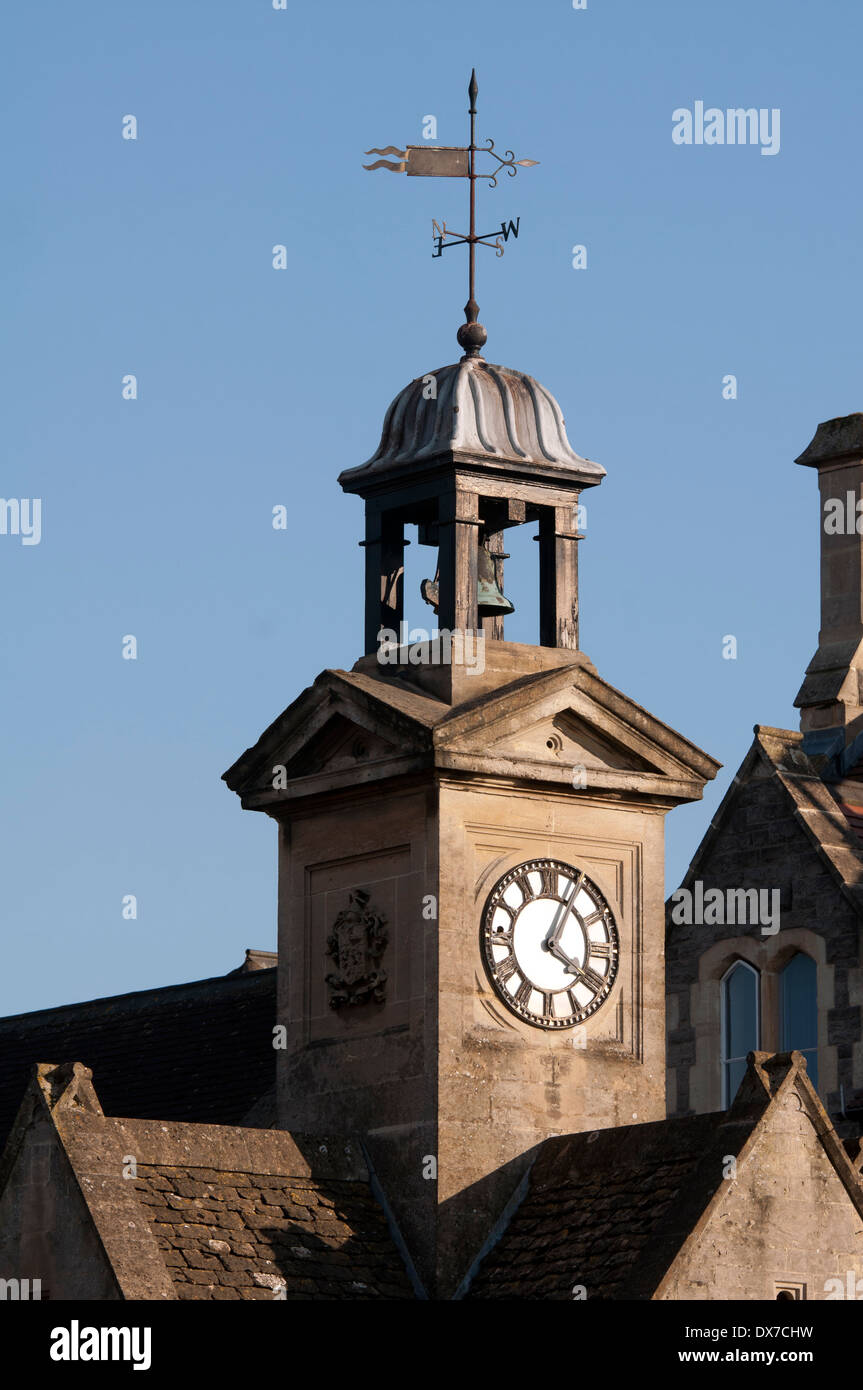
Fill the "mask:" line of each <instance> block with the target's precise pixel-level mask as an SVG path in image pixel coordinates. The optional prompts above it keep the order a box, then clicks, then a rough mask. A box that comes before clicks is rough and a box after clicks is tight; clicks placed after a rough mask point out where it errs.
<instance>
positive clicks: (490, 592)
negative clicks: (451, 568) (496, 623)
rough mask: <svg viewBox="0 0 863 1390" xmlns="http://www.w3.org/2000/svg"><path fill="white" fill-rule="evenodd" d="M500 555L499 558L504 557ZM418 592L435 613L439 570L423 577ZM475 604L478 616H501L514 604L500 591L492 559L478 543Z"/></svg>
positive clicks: (437, 600)
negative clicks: (431, 575) (431, 576)
mask: <svg viewBox="0 0 863 1390" xmlns="http://www.w3.org/2000/svg"><path fill="white" fill-rule="evenodd" d="M504 558H505V557H504V556H500V559H504ZM420 593H421V594H422V596H423V598H424V599H425V601H426V603H428V604H430V605H431V607H432V608H433V609H434V611H435V613H436V612H437V611H438V605H439V603H440V570H438V572H437V573H436V574H435V577H434V579H424V580H423V581H422V583H421V584H420ZM476 606H477V616H478V618H480V619H481V618H503V617H505V616H506V614H507V613H514V612H515V606H514V605H513V604H511V603H510V601H509V599H508V598H506V597H505V595H504V594H503V593H502V592H501V589H500V587H499V585H498V582H497V578H496V576H495V572H494V559H493V557H492V555H491V552H490V551H489V549H488V547H487V546H485V545H483V544H480V545H479V546H478V547H477V557H476Z"/></svg>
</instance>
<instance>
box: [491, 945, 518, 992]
mask: <svg viewBox="0 0 863 1390" xmlns="http://www.w3.org/2000/svg"><path fill="white" fill-rule="evenodd" d="M517 969H518V961H517V960H516V958H515V956H514V955H513V954H512V953H511V952H510V954H509V955H508V956H504V958H503V960H502V961H498V962H497V963H496V964H495V967H494V972H495V974H496V975H497V978H498V979H499V980H500V982H501V984H502V985H505V984H506V982H507V980H508V979H509V978H510V976H511V975H514V974H515V972H516V970H517Z"/></svg>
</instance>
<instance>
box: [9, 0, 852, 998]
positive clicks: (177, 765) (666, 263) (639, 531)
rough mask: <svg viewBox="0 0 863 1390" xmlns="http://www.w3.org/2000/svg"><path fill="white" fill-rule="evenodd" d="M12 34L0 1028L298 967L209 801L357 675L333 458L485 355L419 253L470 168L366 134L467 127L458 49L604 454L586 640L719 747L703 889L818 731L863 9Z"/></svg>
mask: <svg viewBox="0 0 863 1390" xmlns="http://www.w3.org/2000/svg"><path fill="white" fill-rule="evenodd" d="M4 28H5V30H6V33H5V42H4V44H3V49H4V55H3V58H2V65H3V69H4V70H3V73H2V82H0V103H2V118H3V125H4V129H5V135H6V139H5V140H4V146H5V154H4V157H3V177H2V182H0V190H2V191H0V197H2V203H3V208H2V213H3V225H4V243H5V245H4V255H3V259H2V278H3V285H2V293H3V301H4V304H5V306H6V312H5V316H4V317H5V321H6V322H5V333H4V335H3V345H2V363H0V367H2V370H0V389H2V395H3V420H4V429H3V437H2V455H0V457H2V471H0V483H2V486H0V494H2V495H3V496H4V497H6V498H10V497H40V498H41V499H42V507H43V515H42V539H41V542H40V544H39V545H37V546H24V545H22V544H21V543H20V538H19V537H12V536H9V535H6V536H0V585H2V592H3V595H4V602H3V638H2V642H0V688H2V728H3V758H2V787H3V795H2V826H0V831H2V833H1V834H0V874H2V894H0V901H2V918H3V961H4V970H3V972H2V975H0V1012H2V1013H13V1012H18V1011H21V1010H25V1009H35V1008H44V1007H47V1006H50V1005H53V1004H58V1003H62V1002H67V1001H71V1000H76V999H81V998H88V997H94V996H98V995H103V994H111V993H119V992H123V991H126V990H131V989H139V988H145V987H148V986H152V985H158V984H167V983H172V982H175V981H181V980H186V979H195V978H200V977H203V976H206V975H210V974H220V973H223V972H224V971H226V970H228V969H231V968H232V967H234V966H235V965H238V964H239V963H240V961H241V959H242V955H243V949H244V948H245V947H246V946H257V947H263V948H270V949H272V948H274V946H275V889H276V865H275V830H274V827H273V825H272V822H270V821H269V820H268V819H267V818H265V817H262V816H257V815H254V814H251V813H246V812H242V811H241V810H240V807H239V803H238V802H237V800H236V798H235V797H234V796H233V795H232V794H231V793H230V792H228V791H227V789H226V788H225V787H224V785H223V783H222V782H221V781H220V776H221V773H222V772H223V771H224V770H225V768H227V767H228V766H229V765H230V764H231V763H232V762H233V761H234V759H235V758H236V757H237V756H238V755H239V754H240V753H241V752H242V751H243V749H244V748H245V747H247V746H248V745H249V744H250V743H252V742H254V740H255V739H256V738H257V736H258V734H259V733H260V731H261V730H262V729H263V728H264V727H265V726H266V725H267V724H268V723H270V721H271V720H272V719H273V718H274V717H275V715H276V714H277V713H278V712H279V711H280V710H281V709H283V708H284V707H285V706H286V705H287V704H288V703H289V702H290V701H291V700H292V699H293V698H294V697H295V696H296V695H297V694H298V693H299V692H300V691H301V690H302V689H303V687H304V686H305V685H307V684H308V683H309V682H310V681H311V680H312V679H313V678H314V676H315V675H316V674H317V672H318V671H320V670H321V669H322V668H324V667H326V666H350V665H351V664H352V663H353V661H354V660H355V659H356V657H357V656H358V655H359V654H360V648H361V638H362V612H361V596H360V582H361V564H362V560H361V556H362V552H361V550H360V549H359V547H358V546H357V544H356V542H357V540H358V539H359V537H360V535H361V521H362V519H361V510H362V509H361V504H360V503H359V502H358V500H357V499H355V498H348V497H345V496H343V495H342V493H341V492H340V490H339V488H338V485H337V483H336V475H337V474H338V472H339V471H340V470H341V469H342V468H345V467H349V466H351V465H353V464H357V463H361V462H363V460H364V459H366V458H367V457H368V456H369V455H370V454H371V453H372V452H373V451H374V449H375V447H376V445H377V441H378V437H379V432H380V426H381V422H382V419H383V416H384V412H385V410H386V407H387V405H388V403H389V401H390V400H391V398H392V397H393V396H394V395H395V394H396V392H397V391H398V390H399V389H400V388H401V387H402V386H403V385H404V384H405V383H406V382H407V381H408V380H410V379H411V378H412V377H414V376H416V375H417V374H418V373H421V372H425V371H430V370H432V369H434V368H435V367H439V366H442V365H443V364H444V363H446V362H450V361H454V360H455V359H456V358H457V356H458V355H459V349H458V347H457V345H456V343H455V332H456V329H457V327H458V324H459V322H460V321H461V306H462V305H463V304H464V301H465V298H466V295H465V279H464V272H465V267H464V256H463V254H462V252H460V251H452V252H451V253H449V254H448V255H447V256H444V257H442V258H441V259H438V260H434V259H432V257H431V250H432V243H431V219H432V218H433V217H436V218H437V219H438V220H441V219H442V218H445V219H446V220H447V221H448V222H449V223H450V225H453V226H456V227H458V226H459V223H460V221H463V220H464V212H463V208H464V186H463V185H462V184H460V183H456V182H455V181H438V180H432V179H429V180H407V179H404V178H401V177H396V176H394V175H392V174H388V173H384V172H379V173H375V174H368V173H365V172H364V171H363V169H362V162H363V151H364V150H366V149H368V148H369V147H370V146H372V145H386V144H390V143H393V144H396V145H401V144H404V143H419V142H420V141H421V139H422V121H423V117H424V116H426V115H429V114H433V115H435V116H436V118H437V122H438V141H439V143H442V144H461V143H464V141H465V137H466V115H465V108H466V84H467V79H468V77H469V74H470V69H471V66H473V65H475V66H476V69H477V74H478V79H479V84H480V98H479V107H480V115H479V121H478V134H479V136H480V137H481V138H482V139H484V138H485V137H486V136H489V135H490V136H492V137H493V138H494V140H495V143H496V145H497V147H498V148H499V149H502V148H506V147H510V148H512V149H513V150H514V151H515V152H516V154H517V155H518V156H519V157H532V158H534V159H538V160H540V161H541V163H540V164H539V166H538V167H537V168H534V169H530V170H527V171H524V172H522V173H520V174H519V176H518V178H517V179H516V180H512V181H510V180H509V179H504V180H503V181H502V182H501V184H500V185H499V186H498V188H497V189H495V190H493V191H489V190H487V189H485V187H484V185H480V189H479V199H480V202H479V209H480V212H479V221H480V222H481V223H484V222H488V223H489V225H490V226H494V225H496V223H498V222H499V221H500V219H501V218H509V217H515V216H520V218H521V234H520V236H519V239H518V241H517V242H515V243H513V242H510V243H509V246H508V248H507V253H506V256H505V257H504V258H503V259H502V260H497V259H495V258H494V257H493V256H491V255H490V254H489V255H483V253H482V252H480V253H479V257H480V260H479V280H478V299H479V302H480V306H481V319H482V322H483V323H484V324H485V325H486V327H487V329H488V332H489V343H488V347H487V349H486V352H485V355H486V357H487V358H488V359H489V360H491V361H494V362H499V363H503V364H505V365H507V366H511V367H516V368H518V369H520V370H522V371H527V372H529V373H530V374H531V375H533V376H535V377H537V378H538V379H539V380H540V381H541V382H543V384H544V385H546V386H547V387H548V388H549V389H550V390H551V391H552V392H553V393H554V394H555V395H556V396H557V398H558V399H559V401H560V403H561V405H562V407H563V409H564V413H565V415H566V420H567V429H568V433H569V437H570V440H571V442H572V444H573V446H574V448H575V449H576V450H578V452H580V453H582V454H586V455H587V456H589V457H590V458H594V459H597V460H598V461H599V462H601V463H602V464H604V465H605V467H606V468H607V470H608V476H607V478H606V479H605V481H604V482H603V484H602V486H601V487H600V488H599V489H597V490H595V491H594V492H592V493H591V494H589V495H588V497H587V501H588V504H589V505H588V528H587V539H586V540H585V542H584V544H583V546H582V559H581V577H582V579H581V607H582V645H583V647H584V649H585V650H586V651H587V652H588V654H589V655H590V656H591V657H592V659H593V660H594V662H595V663H596V666H597V668H598V670H599V672H600V673H601V674H602V675H603V676H604V677H605V678H606V679H607V680H609V681H611V682H612V683H613V684H614V685H616V686H618V687H619V688H620V689H622V690H624V691H625V692H626V693H627V694H629V695H631V696H632V697H633V698H634V699H636V700H637V701H638V702H639V703H641V704H643V705H645V706H646V707H647V708H648V709H649V710H650V711H651V712H652V713H653V714H655V715H656V716H658V717H659V718H660V719H662V720H664V721H665V722H667V723H669V724H671V725H672V726H673V727H674V728H676V729H678V730H680V732H681V733H683V734H685V735H686V736H687V737H689V738H691V739H692V740H693V741H695V742H696V743H698V744H700V745H701V746H702V747H704V748H705V749H706V750H707V751H708V752H710V753H712V754H713V755H714V756H715V757H717V758H719V759H721V760H722V762H723V763H724V764H725V767H724V769H723V772H722V773H721V775H720V777H719V779H718V780H717V782H716V783H715V784H714V785H713V786H712V787H711V788H710V789H709V790H708V793H707V795H706V797H705V800H704V802H703V803H701V804H699V805H697V806H694V807H689V808H681V809H679V810H677V811H675V812H673V813H672V814H671V815H670V817H669V819H668V822H667V830H668V877H667V882H668V887H669V889H671V888H673V887H674V886H675V884H676V882H677V881H678V880H679V878H680V877H681V876H682V873H683V871H684V869H685V866H686V864H687V863H688V861H689V858H690V857H691V855H692V853H693V851H694V849H695V847H696V845H697V843H698V841H699V839H700V837H701V835H702V834H703V831H704V829H705V828H706V826H707V824H708V822H709V819H710V817H711V815H712V814H713V813H714V811H715V808H716V806H717V804H718V800H719V798H720V797H721V795H722V794H723V792H724V790H725V789H726V787H727V785H728V781H729V779H730V777H731V776H733V773H734V771H735V770H736V767H737V765H738V763H739V761H740V760H741V758H742V757H743V755H744V753H745V752H746V749H747V747H748V745H749V742H750V740H751V731H752V726H753V724H755V723H756V722H759V723H765V724H773V725H779V726H782V727H796V726H797V715H796V712H795V711H794V709H793V706H792V702H793V699H794V696H795V694H796V692H797V689H798V686H799V683H800V680H801V678H802V675H803V671H804V669H805V667H806V664H807V662H808V661H809V659H810V657H811V656H812V654H813V652H814V650H815V647H816V643H817V629H818V526H819V518H818V503H817V490H816V480H815V477H814V475H813V474H812V473H811V471H809V470H805V469H801V468H797V467H795V466H794V464H793V462H792V460H793V459H794V457H795V455H797V454H798V453H800V452H801V451H802V449H803V447H804V446H805V445H806V444H807V443H808V441H809V439H810V438H811V436H812V434H813V432H814V429H815V426H816V425H817V423H818V422H819V421H820V420H825V419H828V418H830V417H831V416H834V415H842V414H846V413H849V412H851V411H853V410H856V409H859V408H861V404H863V400H861V389H860V346H859V341H858V340H859V330H858V315H857V307H856V306H857V299H858V295H859V285H860V279H861V244H863V180H861V179H860V177H859V174H858V157H859V145H860V130H859V125H860V121H859V90H860V79H859V58H858V55H859V52H860V48H861V39H863V11H860V10H859V9H858V8H857V7H855V6H854V5H852V4H851V3H850V0H846V3H841V4H840V3H837V0H821V3H820V4H819V5H817V6H815V5H812V4H811V3H801V0H782V2H781V3H780V2H779V0H761V2H760V3H759V4H758V5H757V6H753V5H752V4H751V0H750V2H749V3H747V0H727V3H725V4H723V5H722V6H709V7H705V6H697V5H693V4H692V3H691V0H688V3H687V2H686V0H664V3H654V4H649V3H644V0H616V2H615V0H588V6H587V9H586V10H582V11H574V10H573V9H572V5H571V0H539V3H534V4H532V5H516V4H514V3H510V0H498V2H497V3H494V4H492V3H488V0H474V2H473V3H472V4H470V5H465V4H464V3H459V0H437V3H435V4H434V5H428V4H406V3H399V4H396V3H380V0H373V3H368V4H365V5H362V6H359V5H350V4H347V3H343V2H342V0H335V3H330V4H328V5H324V4H314V5H311V4H300V3H298V0H288V8H287V10H285V11H275V10H273V8H272V0H242V3H240V0H233V2H231V0H208V3H200V0H148V3H145V4H140V5H133V6H126V5H117V4H116V0H112V3H103V0H88V4H87V5H85V6H74V7H73V6H69V5H67V4H60V3H55V2H54V0H47V3H41V4H38V5H29V6H27V5H24V4H18V5H17V6H16V7H15V10H14V12H12V11H11V10H7V12H6V15H5V19H4ZM699 100H702V101H704V103H705V105H706V106H717V107H720V108H726V107H729V106H745V107H750V106H753V107H756V108H768V109H773V108H779V110H780V111H781V147H780V151H779V153H778V154H776V155H775V156H773V157H765V156H763V155H762V154H761V153H760V150H759V149H758V148H757V147H731V146H727V145H726V146H689V147H683V146H678V145H676V144H674V142H673V141H672V138H671V131H672V112H673V111H674V110H675V109H677V108H681V107H690V108H691V107H693V106H694V103H695V102H696V101H699ZM128 114H133V115H135V117H136V118H137V122H138V139H137V140H136V141H128V140H123V139H122V138H121V130H122V120H123V117H124V116H125V115H128ZM279 243H281V244H284V245H285V246H286V247H287V250H288V269H287V270H285V271H281V272H280V271H275V270H273V268H272V247H273V246H274V245H275V244H279ZM575 244H584V245H585V246H586V247H587V249H588V265H587V269H586V270H582V271H575V270H573V269H572V265H571V260H572V256H571V248H572V246H573V245H575ZM128 373H134V374H135V376H136V377H137V379H138V392H139V395H138V399H137V400H135V401H125V400H123V399H122V397H121V383H122V379H123V377H124V376H125V375H126V374H128ZM729 373H731V374H734V375H735V376H736V377H737V380H738V398H737V399H736V400H724V399H723V397H722V379H723V377H724V376H725V375H726V374H729ZM279 503H284V504H287V505H288V506H289V511H290V520H289V525H288V529H287V531H274V530H273V529H272V526H271V513H272V508H273V506H274V505H277V504H279ZM525 529H527V528H525ZM510 548H511V549H512V550H513V551H514V552H515V553H514V559H513V561H512V563H511V566H510V569H509V572H508V576H507V590H508V592H510V594H511V596H513V597H514V598H515V600H516V603H517V606H518V608H519V611H518V614H517V615H516V617H515V618H514V619H513V620H512V622H511V626H510V625H508V636H510V637H511V638H512V639H513V640H533V639H534V637H535V630H536V629H535V618H534V613H533V611H532V595H533V592H534V590H533V587H532V584H533V581H532V576H531V575H530V574H529V573H528V567H527V560H528V559H530V560H534V559H535V556H534V555H533V554H531V553H530V550H531V548H530V547H527V546H521V545H520V544H518V545H513V546H511V547H510ZM532 549H533V550H535V547H532ZM333 556H336V557H337V558H338V560H339V564H338V565H337V566H336V567H333V566H332V564H330V563H326V564H325V563H324V562H325V561H327V562H329V561H330V560H331V559H332V557H333ZM520 595H521V602H520V603H519V596H520ZM419 607H420V605H419V604H417V608H416V612H415V614H414V615H413V616H415V617H416V618H419ZM126 634H134V635H135V636H136V638H137V641H138V652H139V655H138V659H137V661H124V660H123V659H122V657H121V643H122V638H123V637H124V636H125V635H126ZM726 634H734V635H735V636H736V638H737V641H738V657H737V660H736V661H727V660H723V658H722V639H723V637H724V636H725V635H726ZM125 894H135V895H136V897H137V899H138V917H137V920H135V921H127V920H124V919H123V917H122V912H121V903H122V899H123V896H124V895H125Z"/></svg>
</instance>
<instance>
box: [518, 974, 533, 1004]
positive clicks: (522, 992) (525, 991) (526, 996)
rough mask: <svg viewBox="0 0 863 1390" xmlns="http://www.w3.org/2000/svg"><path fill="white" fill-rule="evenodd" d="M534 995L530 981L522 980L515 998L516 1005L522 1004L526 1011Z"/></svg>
mask: <svg viewBox="0 0 863 1390" xmlns="http://www.w3.org/2000/svg"><path fill="white" fill-rule="evenodd" d="M532 993H533V985H532V984H531V983H530V980H522V982H521V984H520V985H519V987H518V989H517V990H516V992H515V994H514V995H513V998H514V999H515V1002H516V1004H520V1005H521V1007H522V1008H523V1009H526V1008H527V1006H528V1003H529V1001H530V996H531V994H532Z"/></svg>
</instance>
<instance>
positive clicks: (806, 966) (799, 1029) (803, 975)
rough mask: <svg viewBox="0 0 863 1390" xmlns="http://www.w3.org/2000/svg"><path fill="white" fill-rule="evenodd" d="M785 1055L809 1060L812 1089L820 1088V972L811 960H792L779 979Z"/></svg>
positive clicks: (793, 957)
mask: <svg viewBox="0 0 863 1390" xmlns="http://www.w3.org/2000/svg"><path fill="white" fill-rule="evenodd" d="M780 987H781V997H780V1008H781V1021H782V1029H781V1033H782V1041H781V1047H782V1051H783V1052H792V1051H793V1050H795V1049H796V1050H797V1051H798V1052H802V1053H803V1055H804V1057H805V1058H806V1070H807V1072H808V1074H809V1078H810V1080H811V1082H812V1085H813V1086H816V1087H817V1085H818V1053H817V1051H816V1049H817V1047H818V970H817V967H816V965H815V962H814V960H813V959H812V957H811V956H804V955H803V953H802V952H800V953H799V954H798V955H796V956H792V957H791V960H790V961H789V962H788V964H787V965H786V967H785V969H784V970H783V971H782V975H781V976H780Z"/></svg>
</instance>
